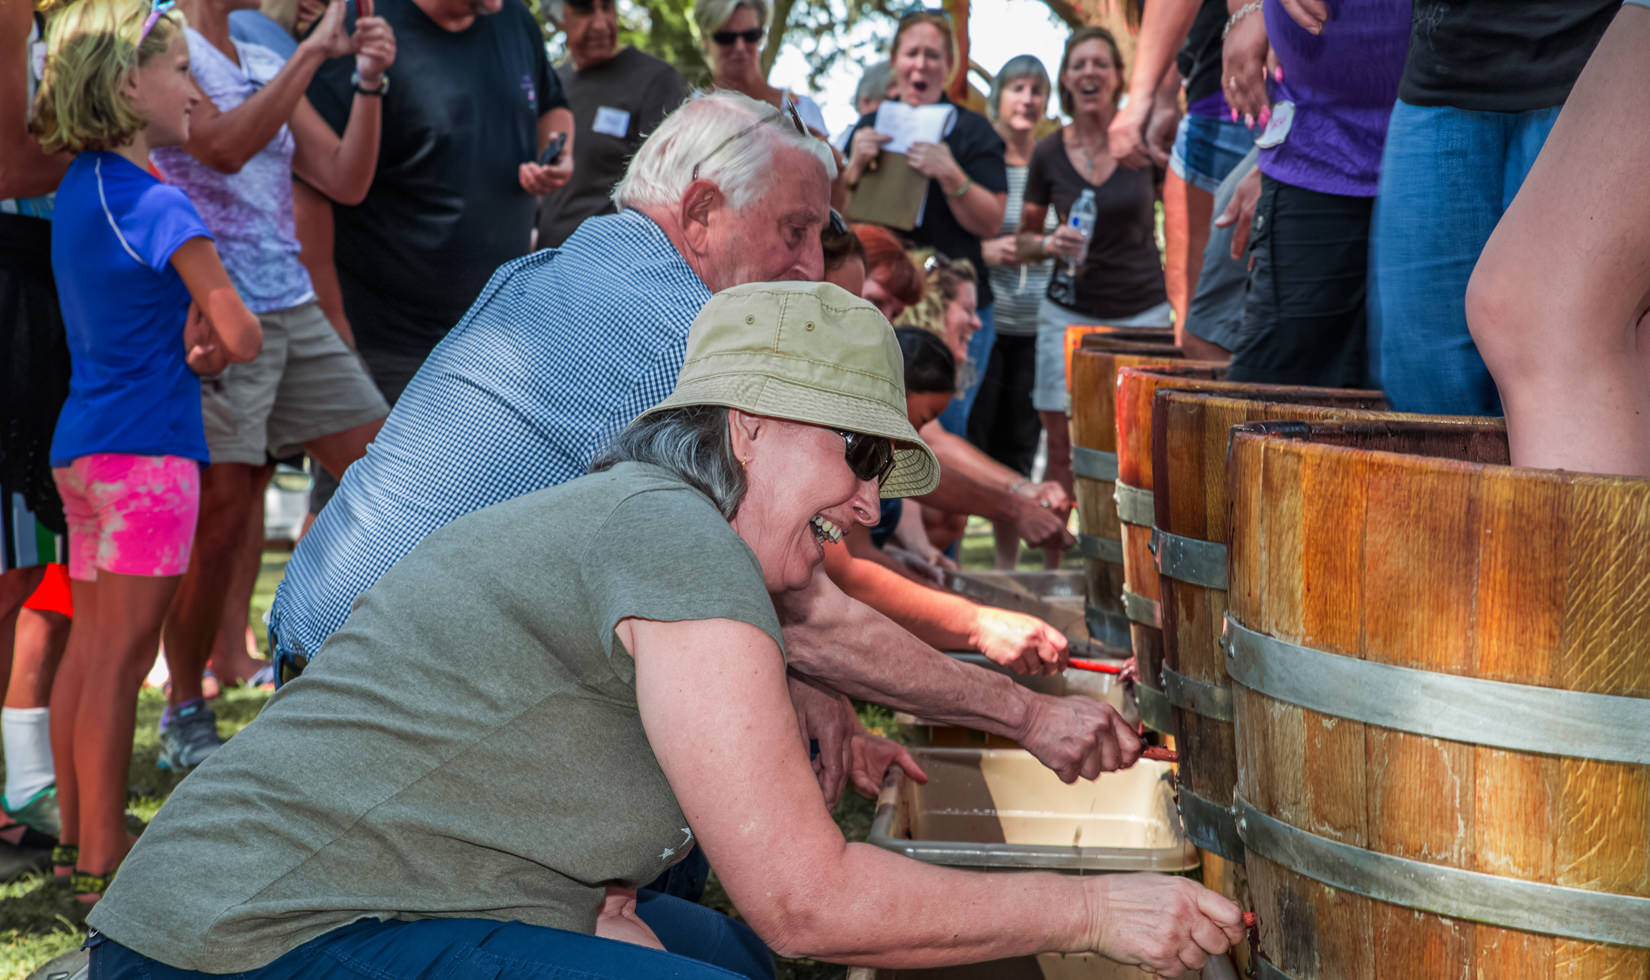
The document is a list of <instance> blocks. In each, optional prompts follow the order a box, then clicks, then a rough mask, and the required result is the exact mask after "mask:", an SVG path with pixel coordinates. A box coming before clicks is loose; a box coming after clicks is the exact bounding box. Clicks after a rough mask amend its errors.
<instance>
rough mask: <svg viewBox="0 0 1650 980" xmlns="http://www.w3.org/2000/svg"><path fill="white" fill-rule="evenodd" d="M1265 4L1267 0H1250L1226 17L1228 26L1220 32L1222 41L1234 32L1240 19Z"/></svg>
mask: <svg viewBox="0 0 1650 980" xmlns="http://www.w3.org/2000/svg"><path fill="white" fill-rule="evenodd" d="M1263 6H1265V0H1249V2H1248V3H1246V4H1244V5H1243V6H1241V7H1239V8H1238V11H1237V13H1235V14H1233V15H1232V16H1230V17H1228V18H1226V26H1225V27H1224V28H1223V29H1222V30H1221V32H1220V39H1221V40H1222V41H1224V40H1226V35H1228V34H1230V33H1232V28H1233V26H1235V25H1236V24H1237V22H1238V21H1240V20H1242V19H1243V18H1245V17H1247V16H1249V15H1250V14H1252V13H1254V12H1255V11H1257V10H1259V9H1260V8H1261V7H1263Z"/></svg>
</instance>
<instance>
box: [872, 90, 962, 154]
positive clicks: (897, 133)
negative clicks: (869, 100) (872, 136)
mask: <svg viewBox="0 0 1650 980" xmlns="http://www.w3.org/2000/svg"><path fill="white" fill-rule="evenodd" d="M956 124H957V107H956V106H954V105H950V104H948V103H945V102H936V103H934V104H933V105H915V106H913V105H906V104H905V103H903V102H895V101H893V100H888V101H886V102H884V103H882V105H881V106H880V107H879V108H878V109H877V122H876V130H877V132H879V133H881V134H882V135H884V136H891V137H893V139H891V140H889V141H888V142H887V143H884V144H883V145H882V148H883V150H884V151H886V152H888V153H908V152H910V150H911V144H913V143H938V142H939V141H940V140H943V139H945V137H946V134H947V133H950V132H951V127H953V126H955V125H956Z"/></svg>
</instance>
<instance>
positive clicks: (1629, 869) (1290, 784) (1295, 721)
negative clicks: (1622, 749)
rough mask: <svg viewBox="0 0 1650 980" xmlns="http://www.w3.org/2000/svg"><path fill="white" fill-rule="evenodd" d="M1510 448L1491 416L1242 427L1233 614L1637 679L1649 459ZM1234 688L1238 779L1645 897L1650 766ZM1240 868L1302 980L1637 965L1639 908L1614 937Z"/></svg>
mask: <svg viewBox="0 0 1650 980" xmlns="http://www.w3.org/2000/svg"><path fill="white" fill-rule="evenodd" d="M1505 460H1506V455H1505V440H1504V437H1502V436H1500V435H1499V434H1498V433H1495V432H1494V431H1493V429H1491V428H1487V427H1485V426H1484V425H1477V426H1475V427H1463V426H1461V425H1449V424H1442V423H1431V424H1423V423H1417V422H1413V421H1394V422H1388V423H1382V424H1360V425H1313V426H1298V425H1278V424H1270V423H1268V424H1262V425H1256V426H1252V427H1246V428H1245V429H1240V430H1239V431H1238V432H1236V433H1234V434H1233V437H1232V447H1231V471H1230V481H1231V482H1230V486H1231V491H1230V492H1231V499H1232V511H1231V513H1232V523H1233V536H1232V556H1231V557H1232V564H1231V575H1232V583H1231V585H1232V588H1231V613H1232V617H1233V619H1234V621H1235V624H1241V625H1242V626H1244V627H1247V628H1249V629H1254V630H1258V631H1259V632H1261V633H1264V634H1266V635H1268V636H1275V637H1277V638H1279V639H1282V640H1286V641H1288V642H1291V643H1297V644H1300V645H1301V646H1304V647H1310V648H1312V649H1315V650H1320V651H1327V652H1329V653H1331V654H1338V655H1342V656H1345V657H1347V658H1350V659H1356V660H1363V661H1369V662H1374V663H1383V664H1395V665H1398V666H1401V667H1407V668H1415V669H1419V670H1425V671H1428V672H1431V673H1435V674H1447V675H1460V676H1468V677H1479V678H1485V679H1489V680H1495V681H1502V682H1506V683H1513V684H1521V685H1533V686H1535V687H1537V688H1551V689H1556V690H1559V691H1563V690H1569V691H1584V692H1589V693H1593V694H1610V695H1618V696H1625V697H1631V698H1650V481H1643V480H1628V479H1624V478H1614V477H1597V476H1587V475H1577V474H1565V473H1558V472H1553V471H1536V470H1522V469H1515V468H1512V467H1509V466H1506V465H1504V463H1505ZM1234 628H1236V627H1235V626H1234ZM1401 696H1402V692H1394V697H1401ZM1234 704H1235V707H1236V711H1237V736H1238V749H1239V791H1240V794H1241V796H1242V798H1243V799H1244V801H1245V802H1246V803H1248V804H1249V805H1251V806H1253V807H1254V808H1255V810H1257V811H1261V812H1263V813H1265V814H1269V815H1270V816H1271V817H1274V818H1276V819H1278V820H1280V821H1283V822H1284V823H1285V824H1287V825H1289V826H1291V827H1298V828H1302V829H1306V830H1309V831H1310V832H1311V833H1312V834H1315V835H1318V836H1319V837H1322V838H1326V839H1329V840H1333V841H1340V842H1342V843H1345V844H1349V845H1354V846H1356V847H1357V848H1364V849H1368V850H1369V851H1371V852H1376V853H1378V854H1389V855H1394V856H1397V857H1400V858H1406V859H1409V860H1412V861H1417V862H1422V863H1423V865H1430V866H1434V867H1439V868H1460V869H1465V870H1468V871H1475V872H1482V873H1486V874H1491V875H1497V876H1500V877H1501V878H1505V879H1519V880H1524V881H1531V882H1543V883H1547V884H1556V885H1564V886H1569V887H1571V888H1576V889H1585V890H1587V891H1593V892H1608V893H1614V894H1616V895H1625V896H1635V897H1639V898H1650V765H1631V764H1624V763H1615V762H1600V761H1594V760H1589V759H1581V758H1574V757H1567V756H1563V755H1561V754H1557V753H1558V752H1559V751H1562V749H1560V748H1559V747H1558V746H1555V752H1554V753H1551V754H1549V753H1545V752H1542V753H1536V752H1530V751H1515V750H1511V749H1503V748H1495V747H1491V746H1488V745H1482V744H1475V743H1472V742H1466V741H1454V740H1449V739H1443V738H1435V737H1429V736H1424V735H1419V734H1413V733H1411V732H1407V731H1398V730H1395V729H1393V728H1387V727H1382V726H1379V725H1375V724H1366V723H1363V722H1359V721H1355V720H1351V719H1349V718H1337V717H1333V716H1331V715H1329V714H1324V713H1319V712H1316V711H1312V710H1309V709H1306V708H1303V707H1299V706H1297V705H1294V704H1290V703H1287V702H1285V701H1282V700H1278V699H1274V698H1272V697H1268V696H1266V695H1264V694H1262V693H1260V692H1259V691H1255V690H1251V689H1249V688H1247V687H1244V686H1243V685H1241V684H1239V685H1235V687H1234ZM1537 724H1539V722H1537ZM1645 737H1646V736H1645V734H1644V733H1643V732H1623V733H1622V738H1624V739H1643V738H1645ZM1246 870H1247V872H1248V875H1249V881H1250V886H1251V888H1252V890H1253V894H1254V896H1255V898H1256V904H1257V910H1258V912H1259V914H1260V920H1261V950H1262V952H1263V953H1264V954H1265V955H1266V956H1267V958H1268V959H1270V960H1271V961H1272V962H1273V963H1275V964H1276V965H1277V967H1278V968H1280V969H1281V970H1282V971H1284V972H1285V973H1286V974H1287V975H1289V976H1292V977H1296V978H1298V980H1330V978H1333V980H1341V978H1369V980H1385V978H1400V977H1401V978H1409V977H1420V976H1427V977H1431V976H1440V977H1442V976H1450V977H1453V976H1471V977H1543V978H1548V977H1551V978H1557V977H1589V978H1622V977H1632V978H1644V977H1647V976H1650V928H1646V930H1645V932H1644V935H1643V938H1642V940H1638V939H1634V940H1633V942H1628V943H1625V944H1623V943H1615V944H1612V943H1606V942H1599V941H1588V940H1583V939H1575V938H1562V937H1558V936H1554V935H1550V934H1546V933H1544V932H1540V931H1535V930H1521V929H1515V928H1507V927H1503V926H1495V925H1486V924H1481V923H1479V922H1475V921H1472V920H1470V919H1468V918H1465V917H1453V918H1452V917H1447V916H1445V915H1440V914H1435V913H1431V912H1424V911H1418V910H1417V909H1416V908H1410V907H1404V906H1403V905H1400V904H1391V903H1387V902H1383V901H1378V900H1375V899H1372V898H1367V897H1363V896H1361V895H1359V894H1356V893H1355V892H1353V891H1351V890H1347V889H1339V888H1334V887H1330V886H1328V885H1325V884H1321V883H1319V882H1318V881H1315V880H1313V879H1312V878H1310V877H1307V876H1305V875H1303V874H1302V873H1300V872H1299V871H1297V870H1291V869H1290V868H1287V867H1284V866H1283V865H1282V864H1279V863H1275V862H1273V861H1271V860H1268V859H1266V858H1264V857H1262V856H1260V855H1259V854H1257V853H1255V851H1254V850H1253V849H1251V851H1250V854H1249V862H1248V865H1247V867H1246ZM1303 870H1307V869H1303ZM1418 877H1419V878H1420V880H1422V881H1423V882H1430V881H1431V876H1429V875H1420V876H1418ZM1438 888H1440V889H1441V888H1442V886H1441V885H1440V886H1438ZM1433 900H1434V896H1432V895H1431V894H1430V893H1429V894H1427V895H1425V896H1423V898H1422V899H1421V901H1423V902H1430V901H1433ZM1574 927H1575V923H1568V924H1566V925H1565V928H1574ZM1634 943H1637V944H1638V945H1634Z"/></svg>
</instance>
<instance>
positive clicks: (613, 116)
mask: <svg viewBox="0 0 1650 980" xmlns="http://www.w3.org/2000/svg"><path fill="white" fill-rule="evenodd" d="M590 128H591V129H593V130H595V131H596V132H598V133H605V134H607V135H608V136H617V137H618V138H619V139H624V138H625V136H626V135H627V134H629V132H630V113H628V112H626V111H624V110H623V109H615V108H613V107H611V106H605V105H604V106H600V107H598V108H597V109H596V122H595V124H594V125H592V126H591V127H590Z"/></svg>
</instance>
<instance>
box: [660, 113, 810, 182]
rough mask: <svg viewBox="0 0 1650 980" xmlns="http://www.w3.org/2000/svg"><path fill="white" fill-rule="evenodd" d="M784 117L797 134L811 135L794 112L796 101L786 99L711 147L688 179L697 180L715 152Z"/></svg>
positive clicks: (719, 151)
mask: <svg viewBox="0 0 1650 980" xmlns="http://www.w3.org/2000/svg"><path fill="white" fill-rule="evenodd" d="M786 117H789V118H790V121H791V125H792V126H794V127H796V132H797V134H798V135H800V136H809V135H811V134H810V133H809V132H808V127H806V126H804V125H802V117H801V116H799V115H797V114H796V103H795V102H792V101H791V100H790V99H786V100H785V104H784V106H783V107H782V108H779V109H775V110H774V113H773V115H771V116H763V117H762V118H761V119H758V120H757V121H756V122H753V123H751V124H750V125H749V126H746V127H745V128H744V129H741V130H740V131H739V132H737V133H734V134H733V135H732V136H729V137H728V138H727V139H725V140H723V141H722V142H720V143H718V144H716V145H715V146H714V147H712V148H711V151H710V152H709V153H707V154H705V155H704V157H703V158H702V159H701V160H700V161H699V162H698V163H696V164H694V165H693V171H692V172H691V173H689V174H688V180H690V181H693V180H698V179H699V168H700V167H703V166H704V165H705V164H707V163H709V162H710V160H711V158H712V157H714V156H716V154H718V153H721V152H722V151H723V150H724V149H727V146H728V144H729V143H733V142H736V141H738V140H741V139H744V138H745V137H746V136H749V135H750V134H752V133H754V132H756V131H757V130H758V129H760V128H761V127H763V126H765V125H767V124H768V123H782V122H784V121H785V119H786Z"/></svg>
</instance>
